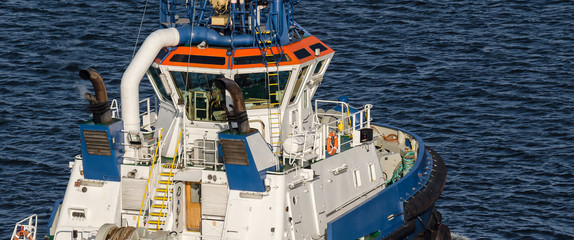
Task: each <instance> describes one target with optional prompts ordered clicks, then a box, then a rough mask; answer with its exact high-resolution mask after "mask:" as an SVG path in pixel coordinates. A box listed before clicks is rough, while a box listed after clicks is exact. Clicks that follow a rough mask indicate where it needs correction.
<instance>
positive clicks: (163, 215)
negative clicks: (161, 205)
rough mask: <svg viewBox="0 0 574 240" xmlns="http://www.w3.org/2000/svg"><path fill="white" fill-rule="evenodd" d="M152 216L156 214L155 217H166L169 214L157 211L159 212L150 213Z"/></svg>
mask: <svg viewBox="0 0 574 240" xmlns="http://www.w3.org/2000/svg"><path fill="white" fill-rule="evenodd" d="M149 215H150V216H155V217H165V216H167V213H161V214H160V213H157V212H152V213H150V214H149Z"/></svg>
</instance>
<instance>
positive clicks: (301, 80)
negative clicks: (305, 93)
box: [289, 66, 309, 103]
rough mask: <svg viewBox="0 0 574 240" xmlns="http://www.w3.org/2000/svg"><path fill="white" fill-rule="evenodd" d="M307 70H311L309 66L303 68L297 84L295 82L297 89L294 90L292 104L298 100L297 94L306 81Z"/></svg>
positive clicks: (290, 99)
mask: <svg viewBox="0 0 574 240" xmlns="http://www.w3.org/2000/svg"><path fill="white" fill-rule="evenodd" d="M307 70H309V66H305V67H303V68H302V69H301V71H300V72H299V75H297V82H295V87H294V88H293V92H291V97H290V98H289V102H290V103H294V102H295V99H297V93H299V90H300V89H301V86H303V81H304V80H305V76H307Z"/></svg>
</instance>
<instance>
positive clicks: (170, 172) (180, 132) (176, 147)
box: [156, 130, 183, 230]
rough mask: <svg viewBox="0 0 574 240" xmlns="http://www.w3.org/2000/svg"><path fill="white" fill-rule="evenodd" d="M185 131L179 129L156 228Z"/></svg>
mask: <svg viewBox="0 0 574 240" xmlns="http://www.w3.org/2000/svg"><path fill="white" fill-rule="evenodd" d="M182 133H183V130H181V131H179V137H178V138H177V144H176V145H175V154H174V155H173V160H172V161H171V167H170V169H169V175H168V177H167V184H166V185H167V186H166V187H165V193H164V194H163V199H162V200H161V208H160V209H159V217H158V220H157V225H156V226H157V227H156V229H157V230H159V224H160V222H161V221H160V220H161V214H162V213H163V204H164V203H165V199H166V197H167V192H168V189H169V182H170V181H171V175H172V173H173V165H175V159H176V158H177V150H179V141H180V140H181V134H182Z"/></svg>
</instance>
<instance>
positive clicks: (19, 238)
mask: <svg viewBox="0 0 574 240" xmlns="http://www.w3.org/2000/svg"><path fill="white" fill-rule="evenodd" d="M24 239H28V240H32V233H31V232H28V231H24V230H20V231H19V232H18V233H16V236H14V238H13V239H12V240H24Z"/></svg>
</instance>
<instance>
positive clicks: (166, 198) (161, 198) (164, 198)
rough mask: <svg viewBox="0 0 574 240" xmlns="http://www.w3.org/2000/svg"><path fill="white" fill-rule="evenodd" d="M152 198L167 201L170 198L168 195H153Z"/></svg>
mask: <svg viewBox="0 0 574 240" xmlns="http://www.w3.org/2000/svg"><path fill="white" fill-rule="evenodd" d="M153 199H154V200H163V201H169V200H171V198H170V197H159V196H156V197H153Z"/></svg>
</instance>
